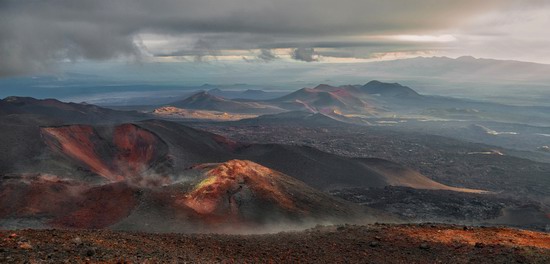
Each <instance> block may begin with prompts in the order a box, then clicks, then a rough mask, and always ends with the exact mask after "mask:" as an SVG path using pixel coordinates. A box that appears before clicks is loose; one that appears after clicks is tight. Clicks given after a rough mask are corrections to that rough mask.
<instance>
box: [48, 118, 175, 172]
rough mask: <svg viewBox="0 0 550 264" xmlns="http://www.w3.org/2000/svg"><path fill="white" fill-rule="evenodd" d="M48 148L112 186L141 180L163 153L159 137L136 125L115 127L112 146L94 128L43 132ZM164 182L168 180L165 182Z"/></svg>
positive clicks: (75, 126)
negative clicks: (111, 183) (120, 182)
mask: <svg viewBox="0 0 550 264" xmlns="http://www.w3.org/2000/svg"><path fill="white" fill-rule="evenodd" d="M42 135H43V136H44V140H45V142H46V144H47V145H48V146H49V147H50V148H51V149H52V150H54V151H55V152H58V153H61V154H62V155H65V156H68V157H70V158H72V159H74V160H77V161H79V162H80V163H82V164H83V165H84V166H86V167H88V168H89V169H90V170H91V171H93V172H94V173H96V174H98V175H100V176H103V177H104V178H106V179H107V180H109V181H111V182H118V181H123V180H136V181H139V180H141V176H143V175H142V174H144V173H145V172H146V171H147V170H148V169H150V168H151V167H152V166H153V165H154V162H155V161H156V160H158V159H159V158H160V156H161V155H164V154H163V153H160V151H159V148H158V146H159V145H160V144H164V143H163V142H162V141H161V140H160V139H159V138H158V137H157V136H156V135H154V134H153V133H152V132H149V131H148V130H145V129H142V128H140V127H138V126H136V125H133V124H122V125H119V126H116V127H115V128H114V131H113V135H112V138H113V139H112V142H109V141H108V140H107V139H104V138H101V137H100V136H99V135H98V134H97V132H96V131H95V130H94V128H93V127H91V126H86V125H70V126H62V127H45V128H42ZM164 180H165V179H164Z"/></svg>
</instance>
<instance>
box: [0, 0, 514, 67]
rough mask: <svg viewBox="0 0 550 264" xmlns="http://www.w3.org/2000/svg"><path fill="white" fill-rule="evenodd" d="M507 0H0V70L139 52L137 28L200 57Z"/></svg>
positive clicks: (354, 32)
mask: <svg viewBox="0 0 550 264" xmlns="http://www.w3.org/2000/svg"><path fill="white" fill-rule="evenodd" d="M507 2H509V1H497V0H488V1H477V0H464V1H454V0H417V1H410V0H396V1H378V0H340V1H333V0H298V1H296V0H277V1H268V0H227V1H218V0H186V1H181V0H155V1H150V0H42V1H36V0H0V76H2V75H3V76H5V75H13V74H21V73H28V72H36V71H43V70H46V69H48V68H49V67H50V65H51V63H53V62H56V61H59V60H77V59H92V60H105V59H112V58H118V57H133V58H139V57H140V55H141V53H142V52H143V51H144V45H149V44H148V43H149V42H146V41H144V42H143V44H142V43H140V42H139V41H137V40H136V39H137V37H136V36H139V35H140V34H147V33H154V34H156V35H157V36H162V35H165V36H184V37H185V36H187V35H194V36H197V38H196V40H195V42H196V41H197V40H198V39H202V41H203V43H200V45H191V46H186V47H177V46H174V47H170V50H171V51H170V52H174V51H178V50H181V51H183V53H185V54H192V55H193V56H196V58H198V60H200V59H201V58H202V57H204V56H206V55H212V54H216V50H223V49H242V50H246V49H261V48H279V47H277V45H273V44H272V46H271V47H267V46H268V45H269V43H278V42H286V43H296V46H293V47H290V48H298V47H300V46H305V47H316V46H315V45H312V44H314V43H315V42H319V39H320V38H321V39H322V40H321V41H324V42H326V41H332V42H333V43H334V45H333V46H338V45H339V40H340V39H342V38H345V37H350V36H351V37H353V36H355V37H361V36H366V35H377V34H378V35H380V34H429V33H430V32H432V31H437V30H442V29H445V28H447V27H450V26H454V25H456V24H459V23H460V22H461V21H464V20H465V19H467V18H468V17H470V16H472V15H475V14H478V13H481V12H484V11H487V10H491V9H492V8H494V7H495V6H496V5H498V6H503V5H507ZM510 2H514V1H512V0H510ZM201 35H204V36H201ZM357 43H360V41H359V42H357ZM149 48H150V47H149V46H147V49H149ZM151 50H152V52H153V53H154V55H156V54H155V53H164V54H168V53H170V52H163V50H160V51H159V50H153V49H151ZM298 51H300V53H301V51H302V50H298ZM305 55H307V54H305ZM260 56H263V57H264V58H269V55H267V53H266V54H263V51H262V54H261V55H260ZM297 58H302V57H300V56H297ZM304 58H306V59H307V56H305V57H304Z"/></svg>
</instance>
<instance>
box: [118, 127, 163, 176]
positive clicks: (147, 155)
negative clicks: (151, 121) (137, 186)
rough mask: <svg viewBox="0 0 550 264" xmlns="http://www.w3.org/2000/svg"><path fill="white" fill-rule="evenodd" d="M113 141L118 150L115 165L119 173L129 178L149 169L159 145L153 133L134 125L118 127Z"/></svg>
mask: <svg viewBox="0 0 550 264" xmlns="http://www.w3.org/2000/svg"><path fill="white" fill-rule="evenodd" d="M113 141H114V144H115V146H116V147H117V150H118V154H117V156H116V162H115V164H116V165H117V167H118V170H119V171H121V172H124V173H125V174H126V175H128V176H131V175H136V174H139V173H140V172H141V171H143V170H145V169H147V166H148V165H150V164H151V162H152V161H153V160H154V159H155V157H156V154H157V153H156V148H155V146H156V145H157V144H158V143H159V140H158V139H157V137H156V136H155V135H153V134H152V133H151V132H149V131H147V130H144V129H141V128H139V127H137V126H135V125H133V124H123V125H120V126H117V127H116V128H115V131H114V134H113Z"/></svg>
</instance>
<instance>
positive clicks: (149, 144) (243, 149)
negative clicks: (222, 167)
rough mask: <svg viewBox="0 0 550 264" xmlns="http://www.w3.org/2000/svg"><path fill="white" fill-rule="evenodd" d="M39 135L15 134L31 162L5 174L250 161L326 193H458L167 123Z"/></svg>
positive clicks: (109, 172)
mask: <svg viewBox="0 0 550 264" xmlns="http://www.w3.org/2000/svg"><path fill="white" fill-rule="evenodd" d="M33 131H34V130H33ZM34 133H36V134H35V135H32V134H28V133H26V134H21V135H16V136H14V137H20V139H18V140H17V141H18V142H20V143H22V144H21V145H19V146H18V147H19V148H23V149H29V150H28V152H25V153H23V154H25V155H24V156H26V157H29V159H26V160H14V159H13V158H11V157H9V156H6V157H4V158H5V159H4V160H0V164H9V166H11V169H9V170H5V171H3V173H50V174H54V175H58V176H62V177H72V178H78V179H88V180H91V179H94V177H95V176H101V177H103V178H108V179H112V178H127V177H126V176H125V175H130V174H131V175H134V176H136V177H137V176H143V177H145V176H144V175H149V174H151V173H153V174H155V175H159V177H162V178H166V177H171V176H170V175H173V174H177V172H178V171H181V170H183V169H185V168H187V167H189V166H191V165H193V164H196V163H205V162H223V161H226V160H230V159H246V160H251V161H254V162H257V163H259V164H262V165H264V166H268V167H270V168H273V169H275V170H278V171H281V172H283V173H285V174H288V175H290V176H293V177H295V178H297V179H299V180H301V181H303V182H305V183H307V184H308V185H310V186H312V187H315V188H318V189H322V190H326V189H332V188H340V187H383V186H387V185H399V186H408V187H414V188H425V189H452V188H450V187H447V186H444V185H441V184H438V183H436V182H434V181H431V180H429V179H428V178H426V177H424V176H423V175H420V174H418V173H414V172H413V171H410V170H406V168H404V167H402V166H399V165H397V164H394V163H391V162H385V161H382V160H378V161H372V162H370V163H369V162H365V161H360V160H353V159H350V158H346V157H341V156H338V155H334V154H329V153H325V152H322V151H319V150H317V149H314V148H310V147H303V146H289V145H278V144H241V143H237V142H233V141H231V140H228V139H226V138H224V137H221V136H218V135H215V134H211V133H208V132H203V131H199V130H195V129H192V128H189V127H185V126H182V125H178V124H175V123H172V122H168V121H158V120H148V121H142V122H137V123H134V124H126V125H117V126H99V127H93V126H88V125H73V126H64V127H42V128H40V129H37V130H36V131H34ZM26 137H30V138H32V139H35V138H40V137H43V142H32V141H31V144H29V145H27V144H26V143H25V139H26ZM7 144H10V143H9V142H8V143H7ZM133 145H136V146H137V147H135V148H134V147H132V146H133ZM9 162H11V163H9ZM128 162H129V164H130V165H124V164H125V163H128ZM395 168H400V170H395ZM95 178H97V177H95ZM140 179H141V178H140Z"/></svg>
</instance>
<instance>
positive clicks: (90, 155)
mask: <svg viewBox="0 0 550 264" xmlns="http://www.w3.org/2000/svg"><path fill="white" fill-rule="evenodd" d="M42 134H43V135H45V142H46V144H47V145H48V146H50V148H52V149H54V150H58V151H60V152H61V153H64V154H66V155H67V156H69V157H71V158H73V159H76V160H79V161H81V162H82V163H84V164H86V165H87V166H88V167H89V168H90V169H91V170H92V171H93V172H95V173H97V174H98V175H101V176H103V177H105V178H107V179H108V180H110V181H120V180H123V179H124V177H123V176H122V175H119V174H117V173H116V172H115V171H114V170H113V168H112V167H111V166H109V165H108V163H107V162H106V161H105V160H104V159H103V158H102V157H101V156H100V154H98V153H97V150H96V146H97V144H98V142H100V141H101V140H100V139H99V137H98V136H97V134H96V132H95V130H94V129H93V128H92V127H91V126H86V125H71V126H62V127H45V128H42Z"/></svg>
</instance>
